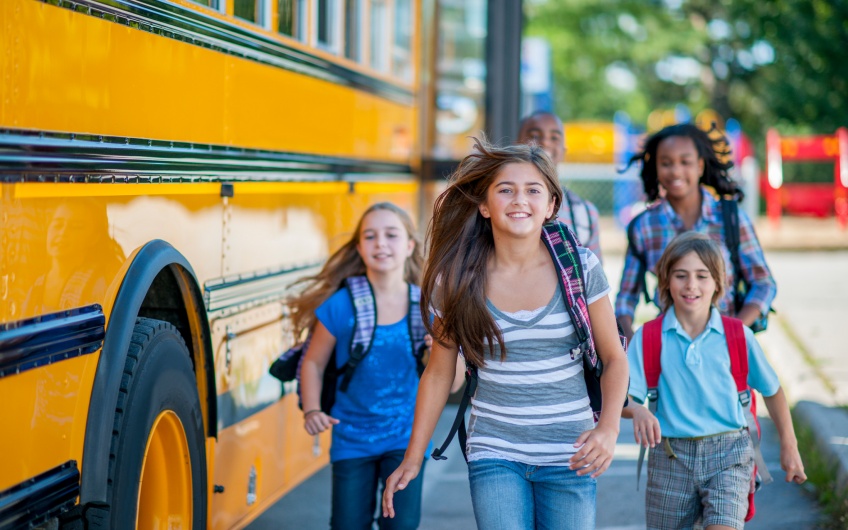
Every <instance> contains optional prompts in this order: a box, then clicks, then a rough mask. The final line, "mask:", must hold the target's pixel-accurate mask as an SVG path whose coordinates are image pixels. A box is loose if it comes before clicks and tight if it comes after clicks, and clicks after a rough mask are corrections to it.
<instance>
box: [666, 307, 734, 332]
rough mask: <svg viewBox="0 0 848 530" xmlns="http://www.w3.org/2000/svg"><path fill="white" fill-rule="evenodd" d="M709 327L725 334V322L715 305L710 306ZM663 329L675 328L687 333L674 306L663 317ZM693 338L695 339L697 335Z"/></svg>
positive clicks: (677, 330)
mask: <svg viewBox="0 0 848 530" xmlns="http://www.w3.org/2000/svg"><path fill="white" fill-rule="evenodd" d="M707 328H710V329H713V330H715V331H717V332H718V333H719V334H722V335H723V334H724V324H722V322H721V313H719V312H718V309H716V308H715V306H713V307H711V308H710V321H709V322H707ZM662 330H663V332H666V331H669V330H674V331H676V332H678V333H682V334H685V331H683V326H682V325H681V324H680V321H679V320H677V315H676V314H674V306H671V308H670V309H669V310H668V311H667V312H666V314H665V316H664V317H663V327H662ZM692 338H693V339H694V338H695V337H692Z"/></svg>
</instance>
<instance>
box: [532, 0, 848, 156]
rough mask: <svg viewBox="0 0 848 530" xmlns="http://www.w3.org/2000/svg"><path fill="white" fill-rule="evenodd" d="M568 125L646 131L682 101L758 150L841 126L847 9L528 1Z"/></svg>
mask: <svg viewBox="0 0 848 530" xmlns="http://www.w3.org/2000/svg"><path fill="white" fill-rule="evenodd" d="M525 13H526V22H527V27H526V32H525V33H526V35H528V36H541V37H544V38H546V39H547V40H548V41H549V42H550V44H551V49H552V62H553V65H552V70H553V78H554V86H555V93H554V101H555V105H556V110H557V112H559V113H560V114H561V115H562V117H563V119H565V120H580V119H586V120H605V121H606V120H610V119H612V115H613V114H614V113H615V111H617V110H624V111H626V112H627V113H628V114H629V115H630V117H631V119H633V121H634V122H636V123H645V122H646V119H647V117H648V114H649V113H650V112H651V111H652V110H654V109H671V108H672V107H674V105H676V104H678V103H682V104H684V105H686V106H688V107H689V109H691V111H692V114H693V115H695V114H697V113H698V112H700V111H701V110H703V109H705V108H712V109H714V110H716V111H717V112H718V113H719V114H720V115H721V116H723V117H724V118H729V117H735V118H736V119H738V120H739V121H740V122H741V123H742V126H743V129H744V130H745V131H746V132H747V133H748V134H749V135H750V136H752V137H753V138H754V139H755V141H757V143H760V141H761V139H762V138H763V137H764V135H765V130H766V129H767V128H768V127H772V126H775V127H777V128H778V129H779V130H780V131H781V132H782V133H783V134H802V133H811V132H816V133H832V132H833V131H834V130H835V129H836V128H837V127H840V126H848V0H831V1H825V0H769V1H766V2H763V1H761V0H547V1H545V0H535V1H534V0H525Z"/></svg>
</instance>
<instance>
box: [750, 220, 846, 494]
mask: <svg viewBox="0 0 848 530" xmlns="http://www.w3.org/2000/svg"><path fill="white" fill-rule="evenodd" d="M799 237H800V235H799ZM811 237H812V236H811ZM766 258H767V259H768V262H769V266H770V267H771V269H772V273H773V274H774V276H775V278H776V280H777V285H778V295H777V299H776V300H775V304H774V307H775V309H776V310H777V315H774V316H772V318H771V319H770V326H769V329H768V331H766V332H765V333H762V334H760V335H759V336H758V339H759V340H760V343H761V344H762V346H763V349H764V350H765V352H766V355H768V357H769V358H770V359H780V360H781V362H780V363H774V361H772V362H773V364H774V367H775V370H776V371H777V373H778V376H779V377H780V380H781V383H782V384H783V387H784V389H785V391H786V394H787V397H788V398H789V401H790V405H795V409H794V418H795V420H796V422H798V423H799V424H801V425H805V426H806V427H808V428H809V429H810V430H811V431H812V433H813V434H814V436H815V438H816V445H817V446H818V448H819V450H820V452H821V453H822V454H823V455H824V456H825V458H826V459H827V460H828V462H829V463H830V464H831V465H832V466H833V469H834V470H835V471H836V477H837V487H839V488H841V489H846V488H848V409H846V407H845V406H846V405H848V362H846V360H848V359H846V358H848V341H846V340H845V336H844V332H845V327H846V324H848V277H847V276H848V251H845V250H840V251H835V252H775V251H771V252H770V251H767V256H766Z"/></svg>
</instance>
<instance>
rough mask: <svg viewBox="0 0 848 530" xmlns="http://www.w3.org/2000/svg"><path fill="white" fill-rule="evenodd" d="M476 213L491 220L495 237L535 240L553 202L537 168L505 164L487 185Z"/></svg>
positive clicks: (526, 165)
mask: <svg viewBox="0 0 848 530" xmlns="http://www.w3.org/2000/svg"><path fill="white" fill-rule="evenodd" d="M479 211H480V215H482V216H483V217H485V218H487V219H490V220H491V222H492V231H493V232H494V233H503V234H508V235H511V236H515V237H523V236H528V235H533V236H538V234H539V230H541V229H542V225H543V224H544V223H545V221H546V220H547V219H550V218H551V217H552V216H553V214H554V198H553V196H552V195H551V192H550V190H548V188H547V185H546V184H545V178H544V177H543V176H542V174H541V173H540V172H539V170H538V169H536V166H534V165H533V164H530V163H518V164H507V165H505V166H504V167H503V168H501V170H500V171H499V172H498V174H497V176H496V177H495V179H494V180H493V181H492V183H491V184H490V185H489V189H488V190H487V191H486V200H485V202H483V203H482V204H481V205H480V206H479Z"/></svg>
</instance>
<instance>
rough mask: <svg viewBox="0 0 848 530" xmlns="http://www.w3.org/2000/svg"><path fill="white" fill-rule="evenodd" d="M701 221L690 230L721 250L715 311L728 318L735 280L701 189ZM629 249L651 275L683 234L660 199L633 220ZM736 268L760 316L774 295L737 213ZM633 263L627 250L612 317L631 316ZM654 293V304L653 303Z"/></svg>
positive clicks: (749, 229)
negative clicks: (720, 289)
mask: <svg viewBox="0 0 848 530" xmlns="http://www.w3.org/2000/svg"><path fill="white" fill-rule="evenodd" d="M701 195H702V197H703V201H702V202H701V217H700V218H699V219H698V221H697V222H696V223H695V226H694V227H693V228H692V229H693V230H695V231H696V232H701V233H704V234H707V235H709V236H710V237H711V238H713V239H714V240H715V241H716V242H718V243H719V246H720V247H721V251H722V254H723V255H724V261H725V262H726V264H727V267H726V270H727V287H726V289H725V293H724V297H723V298H722V299H721V300H719V303H718V309H719V311H721V313H722V314H723V315H730V316H733V313H734V308H733V296H734V294H735V285H736V282H735V278H734V271H733V265H732V263H731V261H730V251H729V250H728V249H727V246H726V245H725V243H724V222H723V220H722V216H721V204H720V203H719V201H718V200H716V199H715V198H714V197H713V196H712V195H711V194H710V193H709V192H708V191H707V190H705V189H703V188H701ZM633 222H635V223H636V225H635V226H634V229H635V230H634V236H635V237H634V244H635V246H636V250H637V251H638V252H639V253H641V254H642V255H644V256H645V258H646V262H647V263H646V265H647V268H648V270H649V271H650V272H651V273H652V274H654V275H655V276H656V268H657V262H658V261H659V259H660V256H661V255H662V252H663V250H665V248H666V247H667V246H668V244H669V243H670V242H671V240H672V239H674V236H676V235H677V234H680V233H682V232H684V231H685V229H684V227H683V221H681V220H680V218H679V217H678V216H677V213H675V211H674V209H673V208H672V207H671V205H670V204H669V203H668V201H667V200H665V199H660V200H659V201H658V202H657V203H655V204H653V205H651V206H650V207H649V208H648V210H646V211H645V212H644V213H643V214H641V215H639V216H638V217H637V218H636V219H634V221H633ZM739 264H740V268H741V269H742V271H741V272H742V275H743V276H744V278H745V280H746V281H747V283H748V285H749V287H748V293H747V295H746V296H745V303H746V304H756V305H757V307H759V308H760V314H761V315H765V314H766V313H767V312H768V310H769V308H770V307H771V303H772V302H773V301H774V297H775V295H776V294H777V284H776V283H775V282H774V278H773V277H772V275H771V271H770V270H769V268H768V265H767V264H766V258H765V256H764V255H763V249H762V247H760V242H759V241H758V240H757V235H756V234H755V233H754V226H753V225H752V224H751V219H749V218H748V216H747V215H746V214H745V212H744V211H742V209H741V208H740V209H739ZM638 274H639V260H638V259H637V258H636V255H635V254H634V253H633V249H631V248H630V247H629V246H628V248H627V254H626V255H625V258H624V270H623V271H622V273H621V286H620V287H619V291H618V295H617V296H616V299H615V315H616V316H629V317H631V318H632V317H633V313H634V311H635V309H636V305H637V304H638V303H639V296H640V295H641V293H642V288H641V286H640V284H639V282H640V280H641V278H639V277H638ZM657 298H658V296H657V294H656V293H655V294H654V303H655V304H656V303H657V302H658V300H657Z"/></svg>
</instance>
